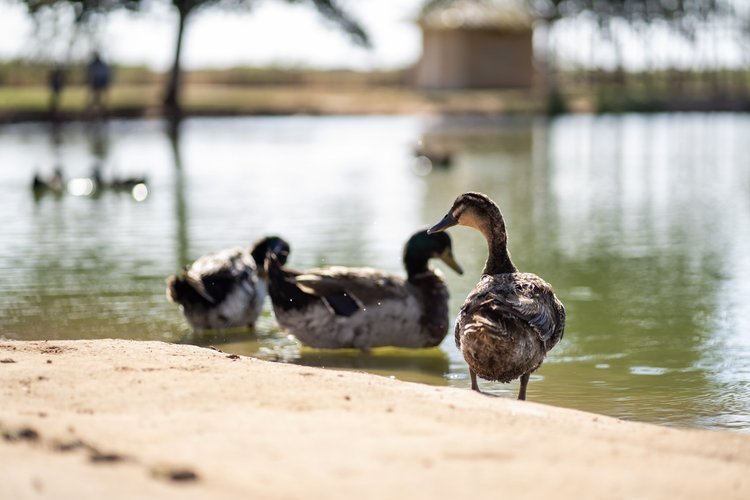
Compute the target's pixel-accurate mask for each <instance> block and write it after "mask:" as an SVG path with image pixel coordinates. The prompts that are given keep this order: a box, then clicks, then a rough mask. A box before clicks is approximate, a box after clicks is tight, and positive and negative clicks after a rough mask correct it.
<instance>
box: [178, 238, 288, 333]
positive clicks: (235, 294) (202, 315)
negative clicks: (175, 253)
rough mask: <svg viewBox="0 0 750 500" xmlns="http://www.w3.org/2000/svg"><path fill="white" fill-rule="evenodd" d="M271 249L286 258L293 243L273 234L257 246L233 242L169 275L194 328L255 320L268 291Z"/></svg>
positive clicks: (239, 323) (245, 323) (224, 326)
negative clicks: (237, 245) (266, 262)
mask: <svg viewBox="0 0 750 500" xmlns="http://www.w3.org/2000/svg"><path fill="white" fill-rule="evenodd" d="M269 251H272V252H274V254H275V255H276V256H277V259H278V260H279V262H286V258H287V256H288V254H289V244H288V243H287V242H286V241H284V240H283V239H281V238H279V237H278V236H268V237H266V238H263V239H261V240H259V241H258V242H256V243H255V244H254V245H253V246H252V249H243V248H230V249H226V250H221V251H219V252H216V253H212V254H209V255H205V256H203V257H201V258H199V259H198V260H196V261H195V262H193V263H192V264H191V265H190V266H187V267H186V268H185V269H184V270H183V271H182V273H180V274H175V275H172V276H170V277H169V278H167V298H168V299H169V300H170V301H172V302H174V303H176V304H179V305H180V309H181V310H182V313H183V315H184V316H185V319H187V322H188V323H189V324H190V326H191V327H192V328H193V329H194V330H206V329H215V330H218V329H222V328H232V327H238V326H253V325H254V324H255V321H256V320H257V319H258V316H260V311H261V309H262V308H263V301H264V300H265V298H266V295H267V288H268V285H267V282H268V277H267V275H266V272H265V268H264V267H263V262H264V260H265V258H266V254H267V253H268V252H269Z"/></svg>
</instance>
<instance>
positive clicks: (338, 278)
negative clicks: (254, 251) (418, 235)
mask: <svg viewBox="0 0 750 500" xmlns="http://www.w3.org/2000/svg"><path fill="white" fill-rule="evenodd" d="M295 282H296V284H297V286H298V287H299V288H300V289H301V290H302V291H304V292H305V293H307V294H310V295H314V296H316V297H319V298H321V299H323V300H325V301H326V302H327V303H328V305H329V306H330V307H331V309H333V311H334V312H335V313H336V314H337V315H339V316H351V315H352V314H354V313H355V312H357V311H359V310H364V309H366V308H367V307H369V306H377V305H379V304H381V303H382V302H384V301H388V300H405V299H406V298H407V296H408V291H407V289H406V287H405V286H404V280H403V279H402V278H399V277H398V276H394V275H391V274H388V273H385V272H382V271H378V270H375V269H370V268H344V267H331V268H327V269H310V270H308V271H305V272H303V273H300V274H298V275H297V276H296V277H295Z"/></svg>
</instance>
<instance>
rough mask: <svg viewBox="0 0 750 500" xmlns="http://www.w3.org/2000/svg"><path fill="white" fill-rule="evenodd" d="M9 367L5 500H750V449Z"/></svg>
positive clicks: (411, 395)
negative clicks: (479, 499) (476, 499)
mask: <svg viewBox="0 0 750 500" xmlns="http://www.w3.org/2000/svg"><path fill="white" fill-rule="evenodd" d="M0 361H1V362H0V380H2V387H1V389H0V430H2V434H3V437H4V439H2V440H0V461H1V462H2V464H3V467H2V468H0V498H77V499H78V498H107V499H113V498H212V499H215V498H326V499H328V498H389V499H390V498H409V499H413V498H430V499H435V498H465V497H469V496H475V495H481V496H487V495H490V496H491V497H494V498H541V497H550V496H552V497H554V498H722V499H727V498H738V499H739V498H750V473H749V471H750V436H745V435H739V434H731V433H719V432H707V431H685V430H675V429H668V428H663V427H658V426H653V425H647V424H638V423H630V422H623V421H619V420H616V419H612V418H608V417H603V416H598V415H594V414H589V413H584V412H579V411H574V410H567V409H560V408H554V407H549V406H544V405H539V404H535V403H533V402H525V403H524V402H518V401H513V400H509V399H503V398H491V397H486V396H481V395H478V394H475V393H472V392H471V391H469V390H462V389H453V388H443V387H440V388H438V387H431V386H425V385H419V384H411V383H406V382H400V381H396V380H392V379H388V378H383V377H377V376H374V375H369V374H363V373H352V372H341V371H333V370H322V369H315V368H308V367H300V366H294V365H284V364H277V363H270V362H266V361H260V360H256V359H253V358H248V357H240V356H236V355H228V354H225V353H221V352H217V351H213V350H210V349H203V348H198V347H194V346H185V345H171V344H164V343H160V342H136V341H123V340H95V341H49V342H15V341H3V342H0Z"/></svg>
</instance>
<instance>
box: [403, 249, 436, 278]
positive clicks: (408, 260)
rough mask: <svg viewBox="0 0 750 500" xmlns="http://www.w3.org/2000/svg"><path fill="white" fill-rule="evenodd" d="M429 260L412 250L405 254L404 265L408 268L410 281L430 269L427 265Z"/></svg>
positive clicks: (407, 274) (407, 273)
mask: <svg viewBox="0 0 750 500" xmlns="http://www.w3.org/2000/svg"><path fill="white" fill-rule="evenodd" d="M428 260H429V259H428V257H426V256H420V255H414V254H412V253H410V252H407V253H406V255H405V256H404V267H405V268H406V276H407V278H408V280H409V281H413V280H414V279H415V278H417V277H419V276H421V275H423V274H424V273H426V272H428V271H429V270H430V268H429V267H428V266H427V261H428Z"/></svg>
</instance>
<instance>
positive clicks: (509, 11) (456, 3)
mask: <svg viewBox="0 0 750 500" xmlns="http://www.w3.org/2000/svg"><path fill="white" fill-rule="evenodd" d="M533 22H534V15H533V14H532V12H531V10H530V9H529V8H528V6H527V5H526V2H524V1H523V0H430V1H428V2H427V3H426V4H425V5H424V7H422V11H421V12H420V14H419V17H418V18H417V23H418V24H419V25H420V26H422V28H431V29H442V30H451V29H498V30H511V31H525V30H529V29H531V27H532V25H533Z"/></svg>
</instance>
